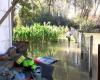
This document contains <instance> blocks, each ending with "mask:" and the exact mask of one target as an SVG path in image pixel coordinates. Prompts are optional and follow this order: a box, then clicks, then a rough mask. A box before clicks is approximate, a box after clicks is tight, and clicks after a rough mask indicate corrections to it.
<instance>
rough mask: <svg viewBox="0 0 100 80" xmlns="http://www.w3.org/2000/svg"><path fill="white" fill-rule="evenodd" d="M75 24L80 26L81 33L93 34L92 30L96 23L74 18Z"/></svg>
mask: <svg viewBox="0 0 100 80" xmlns="http://www.w3.org/2000/svg"><path fill="white" fill-rule="evenodd" d="M75 23H77V24H78V25H79V26H80V29H81V30H82V31H83V32H93V29H94V28H95V27H96V23H95V22H94V21H92V20H86V19H85V18H80V17H77V18H75Z"/></svg>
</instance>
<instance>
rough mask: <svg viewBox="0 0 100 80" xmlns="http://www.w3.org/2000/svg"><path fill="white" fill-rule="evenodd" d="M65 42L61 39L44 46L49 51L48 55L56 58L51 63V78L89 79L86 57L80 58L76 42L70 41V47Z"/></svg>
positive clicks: (56, 79)
mask: <svg viewBox="0 0 100 80" xmlns="http://www.w3.org/2000/svg"><path fill="white" fill-rule="evenodd" d="M67 44H68V42H67V39H62V40H59V42H58V43H56V44H49V45H48V46H46V48H47V47H48V48H47V49H48V50H49V51H51V52H50V55H49V54H48V55H49V56H52V57H54V58H55V59H57V60H58V61H57V62H56V63H54V64H52V65H51V66H53V73H52V78H53V80H74V79H75V80H89V72H88V59H85V60H82V59H81V54H80V48H77V43H75V42H72V43H71V45H70V47H68V45H67ZM44 46H45V45H44ZM48 55H46V54H44V55H43V56H48ZM87 58H88V57H87Z"/></svg>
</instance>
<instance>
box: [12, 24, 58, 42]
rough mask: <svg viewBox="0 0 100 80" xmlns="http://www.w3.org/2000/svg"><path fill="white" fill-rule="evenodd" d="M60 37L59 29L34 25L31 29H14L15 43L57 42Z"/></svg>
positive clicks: (18, 27)
mask: <svg viewBox="0 0 100 80" xmlns="http://www.w3.org/2000/svg"><path fill="white" fill-rule="evenodd" d="M59 35H60V30H59V28H58V27H53V26H49V25H47V24H46V25H40V24H34V25H32V26H31V27H28V26H26V27H24V26H17V27H15V28H14V34H13V39H14V40H15V41H31V42H33V43H39V42H49V41H50V42H51V41H57V40H58V37H59Z"/></svg>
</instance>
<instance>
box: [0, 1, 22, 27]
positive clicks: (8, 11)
mask: <svg viewBox="0 0 100 80" xmlns="http://www.w3.org/2000/svg"><path fill="white" fill-rule="evenodd" d="M19 1H20V0H13V2H12V6H11V7H10V8H9V9H8V10H7V12H6V13H5V14H4V15H3V17H2V18H1V19H0V25H1V24H2V23H3V21H4V20H5V19H6V18H7V16H8V15H9V14H10V12H11V11H12V10H13V9H14V7H15V6H16V4H17V3H18V2H19Z"/></svg>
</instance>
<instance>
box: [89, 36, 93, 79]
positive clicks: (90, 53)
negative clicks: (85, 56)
mask: <svg viewBox="0 0 100 80" xmlns="http://www.w3.org/2000/svg"><path fill="white" fill-rule="evenodd" d="M92 50H93V36H90V45H89V78H90V80H91V79H92Z"/></svg>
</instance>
